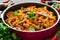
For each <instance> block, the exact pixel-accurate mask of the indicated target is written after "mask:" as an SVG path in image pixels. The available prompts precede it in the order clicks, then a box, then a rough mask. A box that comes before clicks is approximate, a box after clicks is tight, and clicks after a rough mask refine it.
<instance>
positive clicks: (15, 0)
mask: <svg viewBox="0 0 60 40" xmlns="http://www.w3.org/2000/svg"><path fill="white" fill-rule="evenodd" d="M3 1H4V0H0V3H2V2H3ZM12 1H14V3H20V2H31V1H32V2H40V1H41V0H12ZM53 1H56V0H53Z"/></svg>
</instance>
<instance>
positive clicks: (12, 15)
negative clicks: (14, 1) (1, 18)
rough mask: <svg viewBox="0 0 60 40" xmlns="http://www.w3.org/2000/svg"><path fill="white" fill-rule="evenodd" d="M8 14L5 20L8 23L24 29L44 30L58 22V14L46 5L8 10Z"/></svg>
mask: <svg viewBox="0 0 60 40" xmlns="http://www.w3.org/2000/svg"><path fill="white" fill-rule="evenodd" d="M6 16H7V18H6V19H5V21H6V23H7V24H8V25H10V26H11V25H12V26H11V27H13V28H20V30H23V31H24V30H25V31H31V30H30V29H33V31H38V30H43V29H46V28H49V27H51V26H52V25H53V24H54V23H55V22H56V16H55V15H54V14H53V12H51V11H49V10H48V9H47V7H46V6H44V7H38V8H37V7H36V6H28V7H27V8H24V7H21V9H18V10H15V11H9V12H7V14H6ZM18 30H19V29H18Z"/></svg>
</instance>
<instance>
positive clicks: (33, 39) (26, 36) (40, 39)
mask: <svg viewBox="0 0 60 40" xmlns="http://www.w3.org/2000/svg"><path fill="white" fill-rule="evenodd" d="M21 6H23V7H27V6H36V7H43V6H47V9H48V10H50V11H52V12H54V15H55V16H56V17H57V18H56V19H57V21H56V22H55V24H54V25H52V26H51V27H49V28H46V29H44V30H39V31H35V32H26V31H22V30H17V29H14V28H12V27H10V26H9V25H8V24H7V23H6V22H5V19H6V18H7V17H6V13H7V12H8V11H14V10H17V9H20V7H21ZM1 18H2V20H3V22H4V23H5V24H6V25H7V26H8V27H9V28H11V29H12V30H13V32H15V33H16V34H17V35H18V36H19V37H21V38H22V40H45V38H47V37H49V36H50V35H52V34H53V33H54V32H55V31H56V29H57V23H58V22H59V14H58V12H57V11H56V10H55V9H54V8H52V7H50V6H49V5H46V4H43V3H37V2H26V3H19V4H16V5H13V6H10V7H7V8H6V9H5V10H4V11H3V13H2V14H1Z"/></svg>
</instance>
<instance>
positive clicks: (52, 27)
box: [1, 2, 59, 32]
mask: <svg viewBox="0 0 60 40" xmlns="http://www.w3.org/2000/svg"><path fill="white" fill-rule="evenodd" d="M24 3H37V4H42V5H46V6H48V7H50V8H52V9H53V10H55V12H56V13H57V16H58V19H57V21H56V23H55V24H54V25H52V26H51V27H48V28H46V29H43V30H38V31H22V30H17V29H15V28H12V27H10V26H9V25H8V24H7V23H6V22H5V21H4V18H3V17H4V16H3V15H4V13H5V12H6V10H8V9H9V8H11V7H13V6H16V5H19V4H24ZM19 4H15V5H12V6H9V7H7V8H6V9H5V10H4V11H3V13H2V14H1V18H2V21H3V22H4V23H5V24H6V25H7V26H8V27H9V28H11V29H13V30H16V31H20V32H42V31H46V30H49V29H51V28H53V27H54V26H55V25H57V23H58V22H59V13H58V12H57V10H56V9H54V8H53V7H51V6H49V5H47V4H44V3H40V2H23V3H19Z"/></svg>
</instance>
